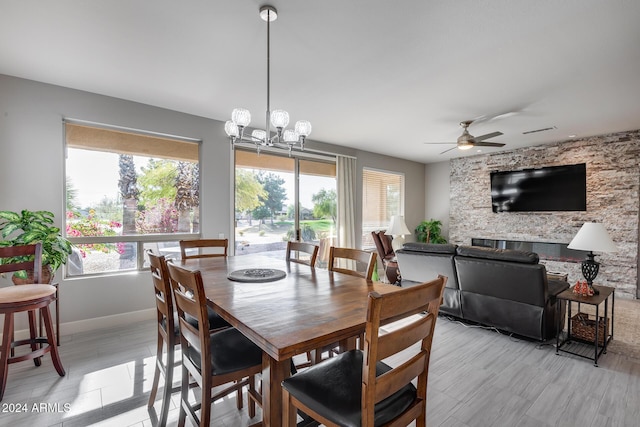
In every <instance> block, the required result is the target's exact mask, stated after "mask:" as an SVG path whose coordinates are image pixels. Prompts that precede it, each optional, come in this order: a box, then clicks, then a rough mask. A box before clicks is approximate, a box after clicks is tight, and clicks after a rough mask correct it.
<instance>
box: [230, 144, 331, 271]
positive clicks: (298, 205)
mask: <svg viewBox="0 0 640 427" xmlns="http://www.w3.org/2000/svg"><path fill="white" fill-rule="evenodd" d="M278 154H279V153H274V154H272V153H266V152H265V151H264V150H263V151H261V152H260V154H258V153H256V152H254V151H245V150H241V149H236V150H235V165H236V168H235V170H236V178H235V179H236V182H235V220H236V221H235V243H236V247H235V254H236V255H244V254H249V253H256V252H261V253H264V254H267V255H271V256H275V257H279V258H284V251H285V248H286V246H287V241H288V240H301V241H304V242H312V243H315V244H318V245H320V247H321V248H323V249H324V248H326V251H323V253H324V252H327V254H328V248H329V246H331V245H332V244H333V242H335V236H336V233H335V229H336V202H337V200H336V164H335V160H333V159H318V158H300V157H299V156H292V157H284V156H282V155H278ZM323 253H321V254H320V256H319V260H318V261H319V263H320V264H319V265H323V264H322V263H323V262H325V261H326V259H325V258H326V256H324V257H323Z"/></svg>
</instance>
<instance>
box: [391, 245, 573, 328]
mask: <svg viewBox="0 0 640 427" xmlns="http://www.w3.org/2000/svg"><path fill="white" fill-rule="evenodd" d="M396 256H397V260H398V268H399V270H400V273H401V274H402V284H401V286H411V285H412V284H414V283H420V282H424V281H427V280H430V279H433V278H435V277H437V275H438V274H443V275H445V276H447V277H448V281H447V287H446V289H445V291H444V296H443V303H442V305H441V307H440V313H442V314H447V315H451V316H455V317H457V318H460V319H464V320H469V321H472V322H476V323H480V324H483V325H487V326H492V327H495V328H497V329H500V330H503V331H507V332H511V333H514V334H516V335H521V336H525V337H529V338H533V339H535V340H540V341H545V340H548V339H550V338H553V337H555V335H556V330H557V320H558V317H557V316H558V313H557V305H556V295H558V294H559V293H560V292H562V291H563V290H565V289H567V288H568V287H569V284H568V283H567V281H566V280H557V279H554V278H550V277H548V276H547V271H546V269H545V266H544V265H543V264H540V263H539V257H538V255H537V254H535V253H533V252H522V251H516V250H509V249H492V248H484V247H476V246H456V245H451V244H445V245H437V244H425V243H406V244H405V245H404V246H403V248H402V249H399V250H397V251H396ZM560 316H561V319H563V318H564V308H563V309H562V310H561V312H560Z"/></svg>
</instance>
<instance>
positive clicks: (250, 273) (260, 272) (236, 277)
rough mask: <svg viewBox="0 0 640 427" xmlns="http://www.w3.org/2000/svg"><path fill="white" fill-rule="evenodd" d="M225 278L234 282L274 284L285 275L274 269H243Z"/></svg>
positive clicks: (285, 275) (285, 274)
mask: <svg viewBox="0 0 640 427" xmlns="http://www.w3.org/2000/svg"><path fill="white" fill-rule="evenodd" d="M227 277H228V278H229V280H233V281H235V282H250V283H259V282H275V281H276V280H280V279H282V278H285V277H287V273H286V272H284V271H282V270H276V269H274V268H245V269H242V270H236V271H233V272H231V273H229V275H228V276H227Z"/></svg>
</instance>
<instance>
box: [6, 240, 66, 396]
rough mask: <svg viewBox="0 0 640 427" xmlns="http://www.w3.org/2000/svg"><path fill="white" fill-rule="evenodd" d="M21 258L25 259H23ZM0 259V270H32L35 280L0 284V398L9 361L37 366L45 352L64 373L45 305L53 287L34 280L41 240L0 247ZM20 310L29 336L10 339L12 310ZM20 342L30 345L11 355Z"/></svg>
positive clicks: (39, 269) (39, 271)
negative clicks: (0, 324) (0, 318)
mask: <svg viewBox="0 0 640 427" xmlns="http://www.w3.org/2000/svg"><path fill="white" fill-rule="evenodd" d="M23 257H24V258H23ZM16 258H17V259H16ZM25 258H27V259H26V260H24V259H25ZM0 260H2V262H0V273H11V272H16V271H21V270H33V271H34V282H35V283H33V284H24V285H16V286H8V287H4V288H0V314H3V315H4V328H3V332H2V346H1V347H0V400H2V397H3V396H4V390H5V388H6V384H7V375H8V372H9V370H8V368H9V365H10V364H12V363H16V362H21V361H24V360H33V362H34V363H35V365H36V366H40V364H41V358H42V356H43V355H44V354H46V353H49V354H50V355H51V360H52V362H53V366H54V367H55V369H56V371H57V372H58V375H60V376H61V377H63V376H65V374H66V373H65V370H64V368H63V366H62V362H61V360H60V356H59V354H58V346H57V342H56V336H55V333H54V331H53V325H52V320H51V311H50V309H49V305H50V304H51V303H52V302H54V301H55V299H56V292H57V289H56V287H55V286H52V285H48V284H39V283H38V282H39V281H40V278H41V277H42V244H41V243H37V244H35V245H24V246H8V247H0ZM36 310H37V311H39V312H40V317H41V318H42V319H43V320H44V327H45V335H46V337H39V336H37V328H36ZM24 311H26V312H27V313H28V317H29V338H27V339H23V340H18V341H14V340H13V335H14V331H13V328H14V314H15V313H19V312H24ZM23 345H28V346H30V347H31V352H28V353H21V354H19V355H14V353H13V349H15V348H16V347H20V346H23Z"/></svg>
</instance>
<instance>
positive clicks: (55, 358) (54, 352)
mask: <svg viewBox="0 0 640 427" xmlns="http://www.w3.org/2000/svg"><path fill="white" fill-rule="evenodd" d="M40 315H41V316H42V317H44V327H45V330H46V331H47V342H48V344H49V350H50V351H49V353H50V354H51V361H52V362H53V366H54V367H55V368H56V371H58V375H60V376H61V377H64V376H65V375H66V372H65V371H64V367H63V366H62V361H61V360H60V355H59V354H58V346H57V345H56V339H55V335H54V333H53V325H52V322H51V310H49V306H48V305H46V306H44V307H42V308H41V309H40Z"/></svg>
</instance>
